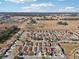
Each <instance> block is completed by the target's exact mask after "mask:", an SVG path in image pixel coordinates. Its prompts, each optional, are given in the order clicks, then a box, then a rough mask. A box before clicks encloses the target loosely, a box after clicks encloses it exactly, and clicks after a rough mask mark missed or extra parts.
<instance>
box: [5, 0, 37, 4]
mask: <svg viewBox="0 0 79 59" xmlns="http://www.w3.org/2000/svg"><path fill="white" fill-rule="evenodd" d="M5 1H9V2H14V3H24V2H35V1H37V0H5Z"/></svg>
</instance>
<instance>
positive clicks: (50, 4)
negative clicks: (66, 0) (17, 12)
mask: <svg viewBox="0 0 79 59" xmlns="http://www.w3.org/2000/svg"><path fill="white" fill-rule="evenodd" d="M53 6H54V4H52V3H41V4H31V5H30V6H24V7H22V8H21V9H34V8H36V9H38V8H41V7H53Z"/></svg>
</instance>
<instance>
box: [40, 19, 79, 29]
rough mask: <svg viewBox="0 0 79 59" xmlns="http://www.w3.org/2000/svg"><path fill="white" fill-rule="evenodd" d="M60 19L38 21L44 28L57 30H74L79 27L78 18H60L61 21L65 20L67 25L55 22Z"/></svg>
mask: <svg viewBox="0 0 79 59" xmlns="http://www.w3.org/2000/svg"><path fill="white" fill-rule="evenodd" d="M59 21H61V20H53V21H52V20H49V21H45V20H44V21H43V20H42V21H39V25H43V26H44V27H43V28H44V29H55V30H56V29H57V30H61V29H63V30H76V29H79V28H78V27H79V20H76V21H75V20H73V21H68V20H66V21H65V20H62V22H67V23H68V25H58V24H57V22H59Z"/></svg>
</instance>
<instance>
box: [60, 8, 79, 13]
mask: <svg viewBox="0 0 79 59" xmlns="http://www.w3.org/2000/svg"><path fill="white" fill-rule="evenodd" d="M78 11H79V8H75V7H65V8H61V9H59V12H78Z"/></svg>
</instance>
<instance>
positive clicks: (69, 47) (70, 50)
mask: <svg viewBox="0 0 79 59" xmlns="http://www.w3.org/2000/svg"><path fill="white" fill-rule="evenodd" d="M61 46H62V48H63V49H64V51H65V54H66V56H67V57H68V59H74V53H75V50H74V49H75V48H79V43H77V44H74V43H63V44H61Z"/></svg>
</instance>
